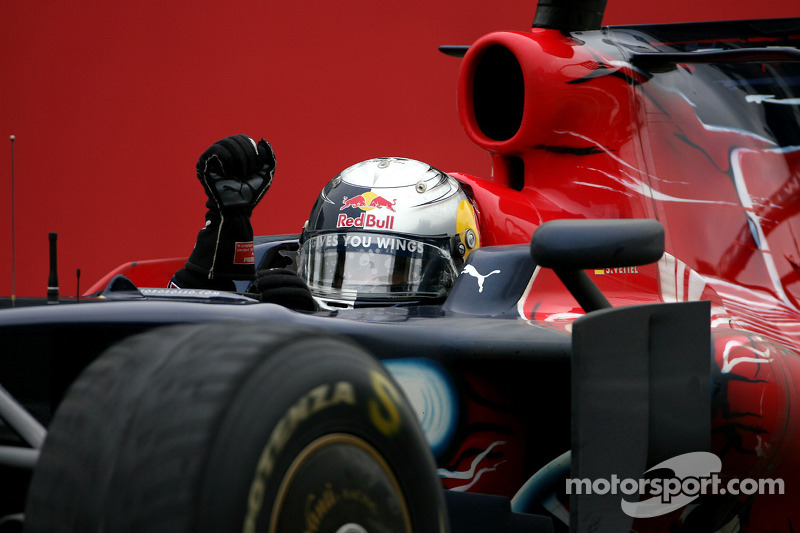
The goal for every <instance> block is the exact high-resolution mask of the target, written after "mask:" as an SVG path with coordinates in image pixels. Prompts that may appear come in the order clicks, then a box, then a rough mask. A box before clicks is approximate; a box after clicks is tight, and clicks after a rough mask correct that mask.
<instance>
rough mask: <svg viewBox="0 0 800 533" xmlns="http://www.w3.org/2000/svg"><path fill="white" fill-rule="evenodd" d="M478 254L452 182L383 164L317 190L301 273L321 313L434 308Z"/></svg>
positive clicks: (466, 202)
mask: <svg viewBox="0 0 800 533" xmlns="http://www.w3.org/2000/svg"><path fill="white" fill-rule="evenodd" d="M478 246H480V237H479V233H478V226H477V222H476V217H475V210H474V209H473V206H472V202H471V201H470V199H469V197H467V195H466V193H465V192H464V191H463V190H462V188H461V187H460V186H459V184H458V182H457V181H456V180H455V179H454V178H453V177H452V176H450V175H448V174H445V173H444V172H442V171H440V170H437V169H435V168H433V167H432V166H430V165H428V164H426V163H422V162H420V161H415V160H413V159H405V158H400V157H381V158H377V159H370V160H368V161H363V162H361V163H357V164H355V165H353V166H351V167H350V168H348V169H346V170H344V171H343V172H341V173H340V174H339V175H338V176H336V177H335V178H333V179H332V180H331V181H330V182H329V183H328V184H327V185H326V186H325V188H324V189H323V190H322V193H321V194H320V195H319V198H318V199H317V202H316V203H315V204H314V208H313V209H312V210H311V216H310V217H309V220H308V222H307V223H306V227H305V228H304V229H303V234H302V236H301V247H300V253H299V260H298V271H299V273H300V275H301V276H302V277H303V278H304V279H305V281H306V283H308V286H309V288H310V289H311V293H312V294H313V295H314V297H315V298H316V299H317V302H318V303H319V304H320V306H321V307H323V308H328V309H331V308H339V307H359V306H368V305H383V304H407V303H412V302H414V303H416V302H419V303H426V302H431V303H433V302H435V301H437V300H438V301H441V300H442V299H444V297H446V296H447V292H448V291H449V289H450V287H451V286H452V285H453V282H454V281H455V279H456V277H457V276H458V273H459V272H460V271H461V268H462V266H463V263H464V260H465V259H466V258H467V256H468V255H469V253H470V252H471V251H472V250H474V249H476V248H478Z"/></svg>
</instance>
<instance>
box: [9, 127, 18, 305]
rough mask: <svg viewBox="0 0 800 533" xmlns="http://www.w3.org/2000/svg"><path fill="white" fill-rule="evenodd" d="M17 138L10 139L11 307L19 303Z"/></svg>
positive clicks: (13, 136)
mask: <svg viewBox="0 0 800 533" xmlns="http://www.w3.org/2000/svg"><path fill="white" fill-rule="evenodd" d="M16 138H17V137H16V136H15V135H12V136H11V137H9V140H10V141H11V307H16V303H17V243H16V233H15V231H14V230H15V228H14V222H15V218H16V217H15V213H14V140H16Z"/></svg>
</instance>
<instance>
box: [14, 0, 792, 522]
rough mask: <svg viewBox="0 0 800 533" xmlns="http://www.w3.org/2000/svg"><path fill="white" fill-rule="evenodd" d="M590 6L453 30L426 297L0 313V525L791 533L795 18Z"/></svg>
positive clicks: (147, 283) (124, 304)
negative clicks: (445, 206)
mask: <svg viewBox="0 0 800 533" xmlns="http://www.w3.org/2000/svg"><path fill="white" fill-rule="evenodd" d="M604 4H605V2H604V1H601V2H590V1H576V2H573V3H569V2H565V3H559V4H550V3H542V4H541V5H540V6H539V8H538V10H537V13H536V18H535V20H534V24H533V28H532V29H531V31H529V32H496V33H491V34H489V35H486V36H484V37H482V38H481V39H479V40H478V41H476V42H475V43H474V44H472V45H471V46H469V47H461V46H448V47H443V49H442V50H443V51H444V52H446V53H449V54H451V55H455V56H460V57H462V60H461V61H462V65H461V70H460V74H459V81H458V96H459V110H460V114H461V120H462V122H463V124H464V127H465V129H466V132H467V135H468V136H469V137H470V139H472V140H473V141H474V142H475V143H476V144H478V145H479V146H481V147H483V148H485V149H486V150H487V151H488V152H489V153H490V154H491V157H492V160H493V171H492V175H491V177H489V178H481V177H475V176H470V175H466V174H461V173H451V174H452V175H453V176H454V177H455V178H456V179H458V180H459V181H460V182H461V184H462V185H463V186H464V187H465V189H466V190H467V191H468V192H469V194H470V195H471V197H472V198H473V199H474V201H475V204H476V206H477V214H478V219H479V224H480V229H481V236H482V239H483V246H482V247H481V248H479V249H477V250H475V251H474V252H473V253H472V254H471V255H470V256H469V258H468V262H467V264H466V265H465V267H464V268H463V271H462V272H461V274H460V275H459V277H458V278H457V280H456V282H455V285H454V287H453V288H452V290H451V292H450V293H449V296H448V297H447V300H446V301H445V302H444V303H443V304H442V305H436V306H428V305H419V306H405V307H382V308H362V309H341V310H336V311H322V312H316V313H304V312H296V311H292V310H289V309H286V308H284V307H281V306H278V305H274V304H268V303H260V302H258V301H257V300H254V299H252V298H250V297H248V296H247V295H245V294H242V293H239V292H237V293H234V292H219V291H202V290H187V289H162V288H152V287H153V286H157V287H163V286H165V281H166V280H165V279H164V278H162V279H161V281H157V280H154V279H152V278H150V279H148V276H147V272H146V269H144V268H142V267H141V265H140V266H139V268H138V269H131V268H128V269H127V270H126V272H124V273H125V274H127V276H115V277H113V279H111V280H109V281H108V282H107V283H106V281H105V280H104V282H103V284H102V287H99V288H98V289H97V291H98V296H99V297H98V298H85V299H84V300H82V301H81V303H78V304H67V303H66V302H62V303H60V304H59V305H43V306H33V307H28V308H16V309H3V310H2V311H0V346H2V357H0V384H1V385H2V388H0V419H1V420H2V423H0V495H1V496H2V497H1V498H0V531H6V530H8V531H11V530H15V529H19V528H21V527H22V526H23V524H24V527H25V530H26V531H55V530H75V531H89V530H96V531H99V530H102V531H139V530H147V531H232V530H242V531H246V532H249V531H256V530H258V531H270V532H285V531H308V532H340V533H344V532H349V533H360V532H365V531H369V532H372V531H393V532H394V531H404V532H409V531H419V532H434V531H436V532H446V531H453V532H465V531H492V532H517V531H529V532H550V531H565V530H567V529H569V530H570V531H580V532H583V531H598V532H601V531H613V532H619V531H670V532H672V531H726V532H727V531H730V532H733V531H754V532H755V531H786V532H791V531H797V530H798V528H800V508H798V506H797V505H796V501H797V500H798V497H800V440H799V439H800V434H798V415H797V408H798V406H799V404H798V395H797V386H798V385H797V384H798V383H800V357H798V352H799V351H800V309H798V299H799V298H800V247H798V235H799V234H800V217H798V211H800V200H798V189H799V188H800V50H798V43H800V19H796V20H757V21H740V22H720V23H703V24H673V25H657V26H656V25H653V26H624V27H622V26H620V27H601V24H600V23H601V19H602V8H603V6H604ZM297 246H298V236H296V235H277V236H265V237H262V238H260V239H258V240H257V246H256V259H257V262H258V264H259V267H260V268H269V267H270V266H271V265H274V264H276V262H278V261H281V260H282V258H284V257H285V255H286V254H287V253H291V252H292V251H294V250H296V249H297ZM240 290H241V291H242V292H244V287H242V288H240ZM92 292H94V290H93V291H92Z"/></svg>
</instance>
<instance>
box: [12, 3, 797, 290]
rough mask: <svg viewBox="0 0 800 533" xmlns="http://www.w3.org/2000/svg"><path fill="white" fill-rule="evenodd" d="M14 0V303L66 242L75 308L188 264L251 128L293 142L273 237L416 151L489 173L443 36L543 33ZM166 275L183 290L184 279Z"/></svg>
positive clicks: (358, 7)
mask: <svg viewBox="0 0 800 533" xmlns="http://www.w3.org/2000/svg"><path fill="white" fill-rule="evenodd" d="M155 4H156V3H155V2H146V3H145V2H134V3H131V2H128V3H117V2H106V1H104V0H78V1H77V2H59V3H57V2H49V1H43V0H27V1H24V2H10V1H5V2H3V9H2V19H0V76H2V77H0V295H9V294H11V292H12V284H11V278H12V276H11V271H12V268H11V267H12V261H11V255H12V254H11V251H12V238H11V234H12V231H11V221H12V217H11V199H12V194H11V142H10V141H9V136H10V135H12V134H13V135H15V136H16V141H15V143H14V150H15V180H14V181H15V191H14V200H15V236H16V239H15V243H16V246H15V248H16V295H17V296H43V295H44V294H45V292H46V285H47V273H48V261H47V252H48V244H47V234H48V232H51V231H55V232H58V235H59V277H60V282H61V283H60V284H61V294H62V296H70V295H74V294H75V293H76V283H75V273H76V269H78V268H80V269H81V273H82V276H81V287H82V290H83V289H85V288H88V286H89V285H91V284H92V283H93V282H94V281H95V280H96V279H98V278H99V277H101V276H102V275H103V274H105V273H106V272H107V271H109V270H111V269H112V268H114V267H115V266H117V265H119V264H120V263H124V262H127V261H131V260H143V259H154V258H161V257H175V256H184V255H188V253H189V252H190V251H191V248H192V245H193V243H194V238H195V236H196V234H197V231H198V230H199V229H200V227H201V226H202V223H203V215H204V207H203V204H204V202H205V196H204V194H203V192H202V189H201V187H200V185H199V183H198V182H197V181H196V179H195V177H194V164H195V161H196V159H197V157H198V155H199V154H200V153H202V151H203V150H204V149H205V148H206V147H207V146H208V145H210V144H211V143H212V142H214V141H215V140H217V139H219V138H221V137H224V136H227V135H230V134H235V133H246V134H249V135H251V136H253V137H265V138H266V139H268V140H269V141H270V142H271V143H272V144H273V146H274V148H275V151H276V154H277V160H278V167H277V173H276V178H275V182H274V184H273V186H272V189H271V190H270V192H269V193H268V194H267V196H266V197H265V199H264V200H263V201H262V203H261V204H260V205H259V207H258V208H257V209H256V212H255V214H254V216H253V223H254V226H255V230H256V233H257V234H259V233H260V234H266V233H295V232H298V231H299V229H300V227H301V225H302V223H303V221H304V220H305V219H306V216H307V214H308V211H309V209H310V207H311V204H312V203H313V200H314V198H315V197H316V195H317V193H318V192H319V190H320V189H321V187H322V186H323V185H324V184H325V183H326V182H327V181H328V180H329V179H330V178H331V177H333V176H334V175H335V174H336V173H337V172H338V171H339V170H341V169H343V168H345V167H347V166H349V165H350V164H352V163H355V162H357V161H359V160H362V159H366V158H369V157H373V156H379V155H403V156H407V157H413V158H417V159H421V160H424V161H427V162H429V163H431V164H433V165H435V166H438V167H440V168H442V169H443V170H446V171H462V172H467V173H471V174H475V175H478V176H480V175H487V174H488V173H489V168H490V167H489V157H488V155H486V154H485V153H484V152H482V151H481V150H480V149H478V148H477V147H475V146H473V145H472V144H471V143H470V142H469V141H468V140H467V139H466V136H465V135H464V133H463V130H462V128H461V125H460V123H459V121H458V115H457V110H456V100H455V91H456V77H457V73H458V67H459V60H458V59H455V58H451V57H447V56H444V55H442V54H441V53H439V52H438V51H437V47H438V46H439V45H441V44H470V43H471V42H473V41H474V40H476V39H477V38H478V37H480V36H481V35H483V34H485V33H488V32H490V31H495V30H525V29H527V28H528V27H530V22H531V21H532V19H533V15H534V12H535V2H534V1H530V0H526V1H522V0H508V1H504V2H502V3H500V4H501V5H499V6H498V7H492V5H491V4H495V2H488V1H487V0H481V1H478V0H459V1H458V2H455V1H439V2H430V1H422V0H406V1H404V2H391V3H390V2H376V1H375V0H371V1H367V0H350V1H341V2H310V3H305V4H304V5H303V7H297V6H299V4H296V3H291V2H247V1H244V0H233V1H230V2H226V3H225V7H224V8H223V7H220V6H219V5H218V4H220V3H218V2H211V1H208V0H194V1H191V2H190V1H184V0H179V1H168V2H159V3H158V4H159V5H157V6H156V5H155ZM782 16H794V17H800V3H799V2H797V0H767V1H765V2H759V3H755V2H749V3H745V2H743V1H739V2H731V1H730V0H705V1H703V2H697V1H689V0H676V1H673V2H642V1H634V0H609V6H608V9H607V11H606V16H605V19H604V21H603V22H604V24H627V23H654V22H681V21H693V20H701V21H702V20H712V19H727V20H731V19H742V18H773V17H782ZM166 281H167V280H165V283H166Z"/></svg>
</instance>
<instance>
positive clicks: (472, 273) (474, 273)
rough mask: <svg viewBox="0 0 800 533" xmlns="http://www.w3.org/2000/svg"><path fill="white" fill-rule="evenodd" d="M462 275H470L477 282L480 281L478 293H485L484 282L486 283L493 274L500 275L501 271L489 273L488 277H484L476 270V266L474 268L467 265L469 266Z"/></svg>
mask: <svg viewBox="0 0 800 533" xmlns="http://www.w3.org/2000/svg"><path fill="white" fill-rule="evenodd" d="M461 273H462V274H469V275H470V276H472V277H473V278H475V279H477V280H478V292H483V282H484V281H486V278H488V277H489V276H491V275H492V274H499V273H500V271H499V270H492V271H491V272H489V273H488V274H486V275H485V276H484V275H483V274H481V273H480V272H478V271H477V270H476V269H475V267H474V266H472V265H467V266H465V267H464V270H462V271H461Z"/></svg>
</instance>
